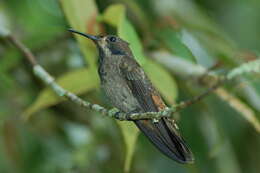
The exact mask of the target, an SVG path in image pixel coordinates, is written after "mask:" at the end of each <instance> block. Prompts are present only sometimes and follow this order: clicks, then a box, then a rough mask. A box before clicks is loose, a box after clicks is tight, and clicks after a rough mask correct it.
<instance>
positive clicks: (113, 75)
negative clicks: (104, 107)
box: [69, 29, 194, 163]
mask: <svg viewBox="0 0 260 173" xmlns="http://www.w3.org/2000/svg"><path fill="white" fill-rule="evenodd" d="M69 31H70V32H73V33H76V34H80V35H82V36H85V37H86V38H88V39H91V40H92V41H93V42H94V43H95V44H96V46H97V48H98V51H99V68H98V73H99V77H100V80H101V86H102V88H103V90H104V92H105V94H106V95H107V97H108V99H109V100H110V102H111V103H112V105H113V106H114V107H116V108H117V109H119V110H120V111H121V112H124V113H141V112H158V111H160V110H163V109H164V108H166V105H165V103H164V101H163V100H162V98H161V96H160V95H159V92H158V91H157V90H156V89H155V88H154V86H153V85H152V83H151V81H150V80H149V79H148V77H147V75H146V74H145V72H144V70H143V69H142V67H141V66H140V65H139V64H138V63H137V61H136V60H135V58H134V56H133V54H132V51H131V49H130V48H129V44H128V43H127V42H126V41H124V40H122V39H121V38H119V37H117V36H114V35H107V36H94V35H89V34H85V33H82V32H78V31H75V30H73V29H70V30H69ZM133 122H134V123H135V124H136V126H137V127H138V128H139V129H140V130H141V131H142V132H143V133H144V134H145V136H147V137H148V139H149V140H150V141H151V142H152V143H153V144H154V145H155V146H156V147H157V148H158V149H159V150H160V151H161V152H162V153H164V154H165V155H166V156H168V157H169V158H171V159H173V160H175V161H177V162H179V163H192V162H193V161H194V159H193V155H192V152H191V150H190V149H189V148H188V146H187V145H186V143H185V141H184V139H183V138H182V137H181V135H180V133H179V131H178V128H177V125H176V124H175V122H174V120H173V119H169V118H161V119H159V120H157V121H155V120H148V119H147V120H134V121H133Z"/></svg>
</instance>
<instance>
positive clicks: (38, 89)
mask: <svg viewBox="0 0 260 173" xmlns="http://www.w3.org/2000/svg"><path fill="white" fill-rule="evenodd" d="M118 3H120V5H115V4H118ZM1 27H6V28H7V29H9V30H10V31H11V33H12V34H13V35H15V36H16V37H18V38H19V39H20V40H22V42H23V43H24V44H26V45H27V46H28V47H29V48H30V49H31V50H32V51H33V53H34V54H35V55H36V57H37V60H38V62H39V63H40V64H41V65H42V66H43V67H44V68H45V69H46V70H47V71H48V72H50V74H52V75H53V76H55V77H56V78H57V79H58V81H59V83H60V84H61V85H62V86H64V87H65V88H66V89H68V90H70V91H73V92H74V93H77V94H79V95H80V96H81V97H82V98H84V99H86V100H89V101H91V102H93V103H98V104H101V105H104V106H106V107H111V105H109V101H108V100H106V98H105V97H104V94H103V92H102V91H101V90H100V87H99V80H98V78H97V74H96V64H97V52H96V49H95V47H94V45H93V44H92V43H91V42H89V41H86V40H84V39H82V38H77V39H75V38H73V36H72V35H71V34H70V33H68V32H67V31H66V30H67V29H68V28H71V27H73V28H74V29H78V30H80V31H82V32H87V33H91V34H108V33H109V34H118V35H119V36H120V37H122V38H124V39H126V40H128V41H129V42H130V44H131V46H132V49H133V50H134V53H135V55H137V56H136V57H137V58H138V61H139V63H140V64H141V65H142V66H143V67H144V68H145V70H146V71H147V73H148V74H149V77H151V78H152V81H153V82H154V83H155V86H156V87H157V88H159V90H160V92H161V93H162V95H163V97H164V99H165V101H166V102H167V103H168V104H169V105H171V104H174V102H180V101H183V100H188V99H190V98H192V97H194V96H196V95H198V94H200V93H201V92H203V91H205V90H206V88H207V87H208V85H205V84H204V83H203V82H202V83H201V82H198V79H199V78H194V77H189V76H184V77H183V76H182V74H181V72H180V73H176V72H175V71H174V70H172V69H171V67H169V66H165V62H164V61H163V57H164V56H167V57H170V58H173V59H174V58H177V59H181V60H182V61H185V62H186V61H187V62H189V63H191V64H195V65H201V66H202V67H204V68H205V69H212V71H213V72H214V73H215V74H217V75H221V74H225V73H226V72H228V71H229V70H230V69H232V68H234V67H236V66H238V65H239V64H242V63H245V62H249V61H253V60H256V59H257V58H258V57H259V52H260V39H259V38H260V1H259V0H160V1H159V0H132V1H131V0H96V1H95V0H22V1H21V0H0V28H1ZM156 57H157V58H156ZM155 58H156V60H155ZM160 58H162V59H160ZM166 64H167V62H166ZM212 67H215V68H212ZM184 70H185V69H184ZM187 70H189V69H187ZM156 81H157V82H156ZM221 91H222V92H218V93H215V94H212V95H210V96H209V97H207V98H206V99H203V100H202V101H201V102H199V103H197V104H195V105H192V106H190V107H188V108H187V109H185V110H183V111H181V112H180V113H179V114H178V115H176V117H177V119H178V121H179V123H178V124H179V126H180V129H181V132H182V134H183V136H184V137H185V139H186V141H187V142H188V143H189V145H190V147H191V148H192V150H193V152H194V155H195V159H196V161H195V163H194V164H192V165H181V164H178V163H176V162H174V161H172V160H170V159H168V158H167V157H165V156H164V155H162V154H161V153H159V152H158V151H157V150H156V149H155V148H154V147H153V146H152V145H151V144H150V143H149V141H148V140H147V139H146V138H145V137H144V136H143V135H138V131H137V130H136V129H135V128H133V127H132V126H131V125H129V124H128V123H118V122H116V121H115V120H113V119H112V118H108V117H104V116H101V115H99V114H97V113H95V112H93V111H89V110H85V109H83V108H81V107H79V106H77V105H75V104H74V103H71V102H69V101H65V100H62V99H60V98H58V97H57V96H55V94H54V93H53V92H51V91H50V90H49V89H48V88H46V86H45V85H44V84H43V83H42V82H41V81H40V80H39V79H37V78H36V77H35V76H34V75H33V72H32V68H31V66H30V64H29V63H28V62H27V61H26V59H25V58H24V57H23V56H22V55H21V54H20V53H19V51H17V49H16V48H15V47H13V46H12V45H11V44H10V42H8V41H7V40H6V39H4V38H1V39H0V172H1V173H36V172H37V173H61V172H62V173H90V172H91V173H99V172H100V173H101V172H102V173H103V172H106V173H110V172H111V173H112V172H113V173H116V172H118V173H122V172H131V173H139V172H140V173H141V172H149V173H157V172H164V173H170V172H178V173H188V172H192V173H201V172H204V173H208V172H211V173H214V172H215V173H243V172H244V173H257V172H259V170H260V164H259V163H260V138H259V129H258V131H257V123H258V120H259V118H260V117H259V116H260V114H259V113H260V81H259V74H250V75H243V76H240V77H239V79H237V80H235V81H232V82H229V83H227V84H226V85H225V86H224V87H222V90H221ZM224 96H227V97H228V98H229V99H226V100H225V99H223V97H224ZM234 103H236V104H234ZM232 104H233V105H232ZM247 116H252V117H253V119H251V121H248V117H247ZM249 119H250V118H249ZM258 127H259V126H258ZM136 139H137V140H136Z"/></svg>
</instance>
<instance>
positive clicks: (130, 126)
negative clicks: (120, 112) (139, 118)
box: [117, 121, 139, 173]
mask: <svg viewBox="0 0 260 173" xmlns="http://www.w3.org/2000/svg"><path fill="white" fill-rule="evenodd" d="M117 123H118V125H119V127H120V128H121V132H122V135H123V138H124V141H125V146H126V155H125V163H124V172H125V173H128V172H129V171H130V167H131V162H132V159H133V154H134V151H135V145H136V140H137V137H138V134H139V130H138V129H137V127H136V126H135V124H134V123H133V122H127V121H117Z"/></svg>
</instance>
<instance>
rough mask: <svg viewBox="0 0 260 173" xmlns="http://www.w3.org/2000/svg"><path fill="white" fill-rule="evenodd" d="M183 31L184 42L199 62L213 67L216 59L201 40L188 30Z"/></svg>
mask: <svg viewBox="0 0 260 173" xmlns="http://www.w3.org/2000/svg"><path fill="white" fill-rule="evenodd" d="M181 33H182V34H181V36H182V38H181V39H182V42H183V43H184V44H185V45H186V46H187V47H188V48H189V50H190V51H191V52H192V54H193V55H194V57H195V58H196V61H197V63H198V64H201V65H203V66H204V67H212V66H213V65H214V63H215V60H214V58H213V57H212V56H211V54H210V53H209V52H208V51H207V50H206V49H205V47H204V46H203V45H202V44H201V43H200V41H199V40H198V39H197V38H196V37H195V36H194V35H193V34H192V33H191V32H189V31H188V30H182V32H181Z"/></svg>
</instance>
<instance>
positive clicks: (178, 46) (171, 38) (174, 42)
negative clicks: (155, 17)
mask: <svg viewBox="0 0 260 173" xmlns="http://www.w3.org/2000/svg"><path fill="white" fill-rule="evenodd" d="M159 35H160V36H161V37H162V40H163V42H164V43H165V45H166V46H167V47H168V48H169V49H170V50H171V51H172V52H173V53H174V54H175V55H177V56H179V57H181V58H183V59H185V60H188V61H191V62H195V57H194V56H193V54H192V52H191V51H190V50H189V48H188V47H187V46H186V45H185V44H184V43H183V42H182V40H181V33H180V32H178V31H174V30H173V29H171V30H170V29H166V30H164V31H163V32H161V33H160V34H159Z"/></svg>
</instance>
